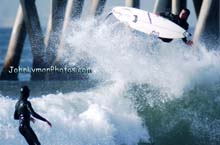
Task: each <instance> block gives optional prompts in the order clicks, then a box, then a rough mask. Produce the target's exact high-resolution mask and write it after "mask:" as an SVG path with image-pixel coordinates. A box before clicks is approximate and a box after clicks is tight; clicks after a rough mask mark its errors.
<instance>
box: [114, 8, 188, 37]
mask: <svg viewBox="0 0 220 145" xmlns="http://www.w3.org/2000/svg"><path fill="white" fill-rule="evenodd" d="M112 13H113V15H114V16H115V17H116V18H117V19H118V20H119V21H121V22H122V23H125V24H128V26H130V27H131V28H133V29H135V30H138V31H141V32H144V33H146V34H149V35H155V36H157V37H162V38H170V39H174V38H184V37H186V36H187V35H189V33H188V32H187V31H186V30H185V29H183V28H182V27H180V26H179V25H177V24H175V23H174V22H172V21H170V20H168V19H165V18H163V17H161V16H158V15H156V14H153V13H150V12H147V11H144V10H140V9H136V8H130V7H114V8H113V9H112Z"/></svg>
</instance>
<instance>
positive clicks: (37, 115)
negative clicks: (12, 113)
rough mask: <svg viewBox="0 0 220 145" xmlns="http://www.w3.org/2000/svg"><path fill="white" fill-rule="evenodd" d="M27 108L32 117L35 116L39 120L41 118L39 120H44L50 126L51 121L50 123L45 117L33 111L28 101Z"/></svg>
mask: <svg viewBox="0 0 220 145" xmlns="http://www.w3.org/2000/svg"><path fill="white" fill-rule="evenodd" d="M28 110H29V111H30V113H31V115H32V116H33V117H35V118H37V119H39V120H41V121H44V122H46V123H47V124H48V125H49V126H50V127H51V126H52V125H51V123H50V122H49V121H48V120H47V119H45V118H43V117H42V116H40V115H39V114H37V113H36V112H35V111H34V109H33V108H32V106H31V103H30V102H28Z"/></svg>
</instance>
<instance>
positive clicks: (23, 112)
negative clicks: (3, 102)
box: [14, 98, 46, 145]
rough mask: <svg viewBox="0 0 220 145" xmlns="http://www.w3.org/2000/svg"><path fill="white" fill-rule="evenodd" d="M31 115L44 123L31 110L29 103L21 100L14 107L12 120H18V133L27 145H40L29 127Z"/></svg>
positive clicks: (41, 118)
mask: <svg viewBox="0 0 220 145" xmlns="http://www.w3.org/2000/svg"><path fill="white" fill-rule="evenodd" d="M31 115H33V116H34V117H35V118H37V119H40V120H42V121H46V119H44V118H43V117H41V116H40V115H38V114H37V113H36V112H35V111H34V110H33V108H32V106H31V103H30V102H29V101H28V100H27V99H23V98H21V99H20V100H19V101H18V102H17V104H16V106H15V112H14V119H16V120H18V119H19V131H20V133H21V134H22V135H23V136H24V138H25V139H26V141H27V142H28V144H29V145H40V142H39V140H38V139H37V136H36V134H35V133H34V131H33V130H32V128H31V127H30V119H31Z"/></svg>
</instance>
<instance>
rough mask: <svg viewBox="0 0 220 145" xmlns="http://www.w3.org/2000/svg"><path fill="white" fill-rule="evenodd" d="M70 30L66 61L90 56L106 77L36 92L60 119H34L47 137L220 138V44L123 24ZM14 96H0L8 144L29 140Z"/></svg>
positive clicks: (64, 144) (47, 112) (2, 139)
mask: <svg viewBox="0 0 220 145" xmlns="http://www.w3.org/2000/svg"><path fill="white" fill-rule="evenodd" d="M68 32H69V33H68V34H66V37H65V38H66V40H65V41H66V42H67V43H68V45H67V46H68V47H66V49H65V50H63V51H62V52H60V53H62V56H64V57H63V61H64V62H65V63H67V64H69V65H70V66H74V65H75V64H76V63H77V62H78V61H80V60H86V61H88V62H89V65H90V67H91V68H92V74H89V78H90V79H91V80H98V82H99V83H98V84H94V87H91V88H89V89H86V90H84V91H79V92H75V91H72V92H69V93H64V92H58V93H57V92H51V93H50V94H45V95H42V96H39V97H31V98H30V100H31V102H32V104H33V108H34V109H35V110H36V111H37V112H39V113H40V114H42V115H43V116H45V117H46V118H48V119H49V120H50V121H51V123H52V125H53V127H52V128H49V127H47V125H46V124H44V123H43V122H40V121H37V122H36V123H35V124H32V127H33V129H34V130H35V131H36V134H37V136H38V137H39V140H40V141H41V143H42V144H44V145H122V144H123V145H124V144H125V145H135V144H138V143H140V142H142V143H150V142H151V143H152V142H154V143H155V144H156V145H164V144H173V145H174V144H179V145H181V144H189V145H197V144H198V145H203V144H204V145H207V143H208V144H211V145H217V144H219V143H220V105H219V104H220V53H219V51H218V50H215V51H208V50H207V48H206V47H205V45H203V43H200V44H198V45H197V46H195V47H194V48H192V47H190V46H187V45H185V44H184V43H183V42H182V41H181V40H175V41H173V42H172V43H168V44H167V43H163V42H161V41H160V40H158V39H157V38H154V37H148V36H146V35H143V34H141V33H138V32H134V31H131V30H130V29H129V28H127V27H124V26H123V25H121V24H118V23H113V24H108V23H104V24H98V23H97V22H96V21H93V20H88V21H80V22H75V23H73V24H72V25H71V28H70V30H68ZM36 87H37V86H36ZM61 87H62V86H61ZM72 87H73V88H74V86H72ZM0 88H1V87H0ZM73 90H74V89H73ZM13 91H16V92H17V91H18V90H13ZM14 98H15V97H14V96H6V95H4V96H3V95H1V97H0V106H1V109H0V144H1V145H14V144H16V145H22V144H25V140H24V139H23V137H22V136H21V135H20V134H19V132H18V122H17V121H14V120H13V111H14V105H15V102H16V100H15V99H14Z"/></svg>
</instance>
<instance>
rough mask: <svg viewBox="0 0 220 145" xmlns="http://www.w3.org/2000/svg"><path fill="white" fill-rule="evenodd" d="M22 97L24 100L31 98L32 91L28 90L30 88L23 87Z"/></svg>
mask: <svg viewBox="0 0 220 145" xmlns="http://www.w3.org/2000/svg"><path fill="white" fill-rule="evenodd" d="M20 91H21V97H22V98H26V99H27V98H28V97H29V94H30V89H29V88H28V86H23V87H21V90H20Z"/></svg>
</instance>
